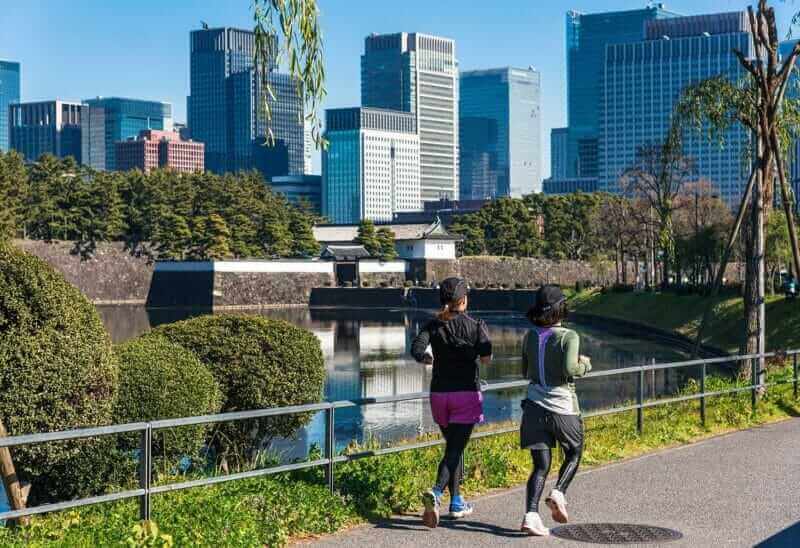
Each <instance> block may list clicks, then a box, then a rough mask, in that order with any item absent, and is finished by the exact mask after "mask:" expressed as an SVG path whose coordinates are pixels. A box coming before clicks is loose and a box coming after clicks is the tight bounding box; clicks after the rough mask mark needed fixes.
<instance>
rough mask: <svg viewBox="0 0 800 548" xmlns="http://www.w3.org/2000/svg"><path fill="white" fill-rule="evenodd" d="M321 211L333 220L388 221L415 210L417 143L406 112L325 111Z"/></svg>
mask: <svg viewBox="0 0 800 548" xmlns="http://www.w3.org/2000/svg"><path fill="white" fill-rule="evenodd" d="M325 128H326V129H325V137H326V139H327V140H328V148H327V149H326V150H325V151H323V155H322V213H323V215H325V216H326V217H327V218H328V219H329V220H330V221H331V222H333V223H337V224H349V223H359V222H360V221H362V220H365V219H369V220H372V221H375V222H389V221H391V220H392V219H393V216H394V214H395V213H396V212H401V211H419V210H420V209H421V208H422V203H421V200H420V165H419V162H420V143H419V136H418V135H417V131H416V119H415V117H414V115H413V114H410V113H406V112H398V111H390V110H382V109H373V108H358V107H356V108H346V109H332V110H328V111H326V118H325Z"/></svg>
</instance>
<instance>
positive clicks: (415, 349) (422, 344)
mask: <svg viewBox="0 0 800 548" xmlns="http://www.w3.org/2000/svg"><path fill="white" fill-rule="evenodd" d="M430 343H431V332H430V330H429V329H428V325H426V326H425V327H423V328H422V331H420V332H419V334H418V335H417V336H416V337H414V342H412V343H411V355H412V356H414V359H415V360H417V361H418V362H419V363H425V364H431V363H433V356H431V355H430V354H429V353H428V352H426V351H427V349H428V345H429V344H430Z"/></svg>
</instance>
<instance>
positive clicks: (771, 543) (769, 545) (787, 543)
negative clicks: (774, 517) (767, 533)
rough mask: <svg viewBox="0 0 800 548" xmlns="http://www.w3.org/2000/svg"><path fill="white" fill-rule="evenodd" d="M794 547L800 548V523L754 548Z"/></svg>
mask: <svg viewBox="0 0 800 548" xmlns="http://www.w3.org/2000/svg"><path fill="white" fill-rule="evenodd" d="M796 546H800V522H798V523H795V524H794V525H792V526H791V527H787V528H786V529H784V530H783V531H781V532H780V533H777V534H775V535H773V536H771V537H769V538H768V539H767V540H765V541H764V542H762V543H760V544H756V546H755V548H793V547H796Z"/></svg>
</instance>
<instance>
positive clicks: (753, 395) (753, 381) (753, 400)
mask: <svg viewBox="0 0 800 548" xmlns="http://www.w3.org/2000/svg"><path fill="white" fill-rule="evenodd" d="M758 361H759V359H758V358H753V359H752V360H751V365H750V385H751V386H752V387H753V388H752V390H751V391H750V407H751V409H752V412H753V415H755V414H756V404H757V403H758Z"/></svg>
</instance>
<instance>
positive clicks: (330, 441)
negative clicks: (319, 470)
mask: <svg viewBox="0 0 800 548" xmlns="http://www.w3.org/2000/svg"><path fill="white" fill-rule="evenodd" d="M334 413H335V408H334V407H333V405H331V406H330V407H328V408H327V409H326V410H325V458H326V459H327V460H328V464H327V465H326V466H325V483H326V484H327V485H328V489H330V491H331V492H333V489H334V476H333V458H334V457H335V456H336V434H335V430H334V426H335V424H336V423H335V418H336V416H335V414H334Z"/></svg>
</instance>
